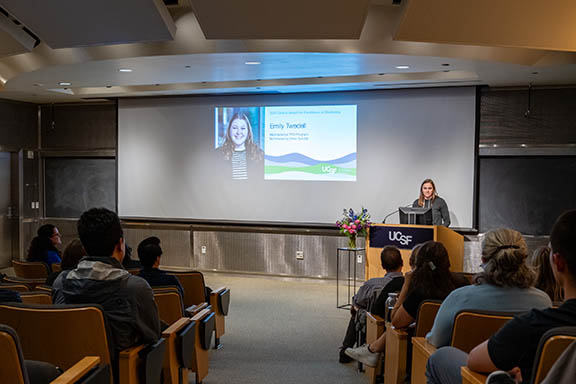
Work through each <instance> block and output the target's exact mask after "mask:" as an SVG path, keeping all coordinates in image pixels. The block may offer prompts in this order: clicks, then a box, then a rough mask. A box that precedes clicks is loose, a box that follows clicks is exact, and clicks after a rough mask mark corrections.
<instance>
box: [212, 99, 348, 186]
mask: <svg viewBox="0 0 576 384" xmlns="http://www.w3.org/2000/svg"><path fill="white" fill-rule="evenodd" d="M356 108H357V107H356V105H329V106H284V107H266V106H259V107H217V108H215V118H214V121H215V134H214V138H215V143H214V147H215V150H216V153H217V160H216V161H219V160H223V161H224V162H229V163H230V164H231V169H232V173H231V178H232V179H234V180H246V179H248V178H250V177H252V178H262V177H264V179H266V180H294V181H300V180H302V181H304V180H310V181H356ZM262 161H263V167H262V166H258V163H262ZM258 172H261V173H262V174H259V173H258Z"/></svg>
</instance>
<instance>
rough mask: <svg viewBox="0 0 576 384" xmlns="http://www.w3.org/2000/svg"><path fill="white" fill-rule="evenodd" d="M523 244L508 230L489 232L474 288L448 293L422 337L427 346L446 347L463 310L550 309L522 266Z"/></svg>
mask: <svg viewBox="0 0 576 384" xmlns="http://www.w3.org/2000/svg"><path fill="white" fill-rule="evenodd" d="M527 257H528V253H527V248H526V242H525V241H524V239H523V238H522V235H521V234H520V233H519V232H517V231H514V230H512V229H498V230H494V231H490V232H488V233H487V234H486V236H485V237H484V241H483V243H482V266H483V268H484V272H482V273H480V274H479V275H478V276H477V277H476V284H474V285H470V286H468V287H462V288H460V289H457V290H455V291H454V292H452V293H451V294H450V295H448V297H446V299H445V300H444V301H443V302H442V306H440V310H439V311H438V314H437V315H436V319H435V321H434V326H433V327H432V330H431V331H430V332H429V333H428V335H426V339H427V340H428V341H429V342H430V344H432V345H434V346H436V347H438V348H440V347H444V346H447V345H450V340H451V336H452V328H453V326H454V319H455V317H456V315H457V314H458V312H460V311H461V310H463V309H472V310H473V309H480V310H487V311H506V312H527V311H529V310H531V309H533V308H537V309H544V308H548V307H550V306H551V305H552V302H551V301H550V298H549V297H548V295H547V294H546V293H544V292H543V291H541V290H539V289H536V288H534V287H533V285H534V282H535V278H536V276H535V273H534V272H533V271H532V270H531V269H530V268H529V267H528V266H527V265H526V263H525V262H526V258H527Z"/></svg>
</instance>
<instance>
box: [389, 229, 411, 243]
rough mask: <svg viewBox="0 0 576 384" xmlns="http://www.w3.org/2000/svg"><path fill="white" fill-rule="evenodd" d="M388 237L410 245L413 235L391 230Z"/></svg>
mask: <svg viewBox="0 0 576 384" xmlns="http://www.w3.org/2000/svg"><path fill="white" fill-rule="evenodd" d="M388 238H389V239H390V241H397V242H399V243H400V244H402V245H409V244H410V243H412V236H411V235H404V234H403V233H402V232H400V231H390V232H388Z"/></svg>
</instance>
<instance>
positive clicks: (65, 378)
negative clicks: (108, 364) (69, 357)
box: [51, 356, 100, 384]
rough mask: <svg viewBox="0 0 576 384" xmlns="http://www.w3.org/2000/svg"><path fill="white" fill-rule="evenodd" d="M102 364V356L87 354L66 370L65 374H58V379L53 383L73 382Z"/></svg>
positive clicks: (66, 383) (67, 383)
mask: <svg viewBox="0 0 576 384" xmlns="http://www.w3.org/2000/svg"><path fill="white" fill-rule="evenodd" d="M98 364H100V357H98V356H86V357H85V358H83V359H82V360H80V361H79V362H77V363H76V364H74V365H73V366H71V367H70V368H68V369H67V370H66V372H64V373H63V374H61V375H60V376H58V377H57V378H56V380H54V381H52V382H51V384H69V383H70V384H72V383H75V382H76V381H78V380H80V378H82V377H83V376H84V375H86V374H87V373H88V372H89V371H90V370H91V369H92V368H94V367H96V366H97V365H98Z"/></svg>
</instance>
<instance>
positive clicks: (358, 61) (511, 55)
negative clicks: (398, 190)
mask: <svg viewBox="0 0 576 384" xmlns="http://www.w3.org/2000/svg"><path fill="white" fill-rule="evenodd" d="M67 1H72V2H75V0H66V1H64V0H60V1H58V2H54V4H53V5H54V7H55V9H56V10H58V9H60V8H59V7H62V8H64V5H63V3H66V2H67ZM214 1H216V0H214ZM227 1H232V0H227ZM234 1H236V2H238V1H240V0H234ZM250 1H251V2H252V3H254V2H256V3H257V2H258V1H265V0H250ZM266 1H269V0H266ZM412 1H414V2H417V1H419V0H412ZM445 1H449V0H445ZM17 2H18V1H16V0H0V7H3V8H4V9H6V10H7V9H8V8H7V7H6V6H7V5H13V4H14V3H17ZM40 2H41V1H40ZM391 2H392V0H390V1H387V0H378V1H377V2H373V3H372V5H370V6H369V7H368V8H367V14H366V17H365V19H366V21H365V23H364V25H363V29H362V33H361V35H360V37H359V38H358V39H346V40H344V39H301V38H296V37H297V36H296V37H295V38H293V39H283V40H278V39H250V40H242V39H230V40H220V39H207V38H206V37H205V35H204V32H203V29H202V28H201V25H203V24H205V23H199V22H198V20H197V18H196V16H195V13H194V12H193V10H192V8H191V7H189V6H179V7H172V8H169V9H168V10H166V9H162V7H164V6H163V5H161V6H158V2H157V1H153V0H130V1H127V2H114V1H112V0H109V1H104V2H102V4H103V5H102V6H103V7H105V6H108V7H114V8H118V7H120V8H122V7H124V6H125V7H128V8H129V10H130V12H128V10H126V9H121V10H117V11H118V12H119V13H120V14H129V15H130V17H129V20H126V19H125V20H124V21H123V22H124V23H125V26H126V29H127V30H133V29H134V28H132V27H133V26H138V25H140V26H141V25H142V23H143V20H144V21H146V20H150V19H151V18H152V19H155V20H157V22H158V24H157V27H158V34H159V35H162V33H166V31H167V30H170V28H169V25H170V24H171V23H173V26H174V31H175V32H174V34H173V36H174V38H173V39H172V40H167V41H160V42H150V40H154V39H153V38H152V39H151V38H150V35H141V36H140V37H139V39H140V41H145V42H134V43H131V44H116V43H118V42H120V41H125V40H122V39H123V38H124V37H122V36H125V34H122V33H123V32H122V28H120V31H119V32H117V33H118V35H117V36H119V37H118V40H117V41H114V40H113V39H111V38H110V36H111V34H110V30H109V26H107V25H106V23H105V22H102V23H101V24H98V23H95V24H92V25H87V24H86V27H85V28H81V30H80V31H79V32H78V36H76V38H75V39H74V40H75V41H74V44H72V45H73V47H71V48H60V49H53V48H50V46H60V45H58V44H63V46H70V45H71V43H70V39H69V37H66V40H65V39H64V37H61V38H60V39H58V34H57V33H53V34H52V35H51V37H50V39H54V36H56V41H52V40H51V41H50V46H49V44H47V38H46V37H44V35H43V33H39V32H37V31H34V33H35V34H36V35H37V36H38V37H39V38H40V40H41V41H42V43H41V44H40V45H39V46H37V47H36V48H34V49H33V50H32V52H29V53H20V54H13V55H10V56H6V57H3V58H0V98H5V99H13V100H21V101H29V102H36V103H50V102H74V101H85V100H92V99H100V98H109V97H128V96H148V95H154V96H157V95H174V94H203V93H206V94H213V93H251V92H271V93H276V92H316V91H322V92H323V91H335V90H358V89H378V88H396V87H427V86H453V85H470V84H472V85H476V84H486V85H490V86H527V85H528V84H529V83H532V84H534V85H567V84H576V53H574V52H571V51H570V50H569V49H565V47H564V46H563V47H561V48H563V49H562V51H554V50H548V49H530V48H523V47H521V46H519V47H518V48H513V47H495V46H486V45H484V46H480V45H454V44H440V43H433V42H425V43H424V42H413V41H412V42H408V41H396V40H393V38H392V37H393V36H394V34H395V33H396V31H397V26H398V25H402V23H405V22H406V15H402V11H403V9H402V7H399V6H394V5H391ZM139 3H142V4H140V5H139ZM151 3H154V4H155V5H154V7H151ZM181 3H183V2H181ZM225 3H226V1H225V0H219V4H225ZM297 3H298V4H296V5H298V6H302V4H303V3H304V2H301V1H298V2H297ZM309 3H310V4H309V5H308V6H307V8H306V9H307V10H309V11H310V12H315V11H318V9H315V8H314V3H313V2H309ZM320 3H322V2H319V4H320ZM410 3H411V2H408V1H407V0H404V2H403V4H410ZM492 4H493V3H492ZM296 5H295V6H296ZM404 6H406V5H404ZM542 7H545V5H543V6H542ZM22 8H23V7H20V8H19V9H20V10H19V12H20V13H21V14H26V9H22ZM155 8H156V10H154V9H155ZM222 8H225V7H222ZM320 8H321V7H320ZM72 10H73V8H68V10H67V13H66V15H67V17H70V18H73V17H75V15H74V14H71V12H72ZM100 11H102V10H100ZM167 11H169V15H170V17H171V19H172V20H171V21H168V22H165V21H163V20H165V18H164V19H163V18H162V14H164V13H168V12H167ZM34 12H36V11H34V9H31V10H28V13H34ZM63 12H64V11H63ZM76 12H78V11H76ZM154 12H157V13H158V15H157V16H158V17H155V15H154ZM151 13H152V15H151ZM141 14H143V15H142V17H141ZM83 15H84V16H83V17H85V14H84V13H83ZM272 16H277V15H272ZM272 16H271V17H272ZM27 17H28V18H29V17H30V15H28V16H27ZM279 17H281V15H280V16H279ZM453 17H455V16H453ZM24 18H25V16H20V17H19V20H20V21H22V20H23V19H24ZM35 19H39V20H41V21H42V23H43V30H47V31H48V32H46V34H49V32H50V31H51V30H53V31H56V30H57V29H58V27H57V25H56V22H54V25H53V26H52V27H51V23H52V21H47V20H49V19H48V18H46V19H42V18H38V17H37V15H36V17H35ZM351 19H352V18H351ZM208 20H210V19H208ZM408 21H409V20H408ZM357 22H358V18H357V17H356V18H353V20H350V24H351V26H353V25H354V24H356V23H357ZM486 22H487V23H489V22H490V20H486ZM517 24H518V23H517V22H516V26H517ZM74 25H78V23H74ZM144 25H146V23H145V22H144ZM167 25H168V26H167ZM214 25H215V24H214ZM405 25H407V26H408V27H410V25H412V24H410V23H407V24H405ZM511 26H512V27H513V26H514V24H511ZM212 27H213V25H212ZM295 27H297V22H295ZM309 27H310V26H309V25H308V26H307V28H308V29H307V31H308V32H307V33H310V28H309ZM314 27H315V28H318V29H319V30H323V25H322V23H320V22H319V23H318V24H317V25H315V26H314ZM408 27H406V28H405V29H404V30H403V31H404V32H403V33H407V32H406V31H408V32H410V28H408ZM500 27H502V26H500ZM51 28H53V29H51ZM115 28H116V29H118V26H116V27H115ZM412 28H413V27H412ZM459 28H462V26H461V25H459ZM533 28H538V25H535V26H533ZM0 29H1V25H0ZM343 29H345V28H344V27H343ZM348 29H349V30H353V28H348ZM121 32H122V33H121ZM324 32H325V31H324ZM504 32H505V31H503V32H502V33H504ZM82 33H84V34H85V35H86V36H85V37H84V38H85V39H86V40H85V41H84V44H82V43H81V41H80V40H81V39H80V37H81V36H82ZM238 33H244V32H242V31H240V32H238ZM453 33H459V32H458V31H453ZM541 33H546V31H545V30H542V31H541ZM573 34H574V35H575V36H576V29H575V32H574V33H573ZM260 35H261V36H265V35H266V30H265V29H262V31H261V32H260ZM99 36H100V37H101V39H98V37H99ZM458 36H460V35H458ZM163 39H164V40H166V35H164V37H163ZM104 40H105V41H104ZM103 41H104V42H103ZM111 43H115V44H113V45H102V44H111ZM1 45H2V35H1V34H0V46H1ZM81 45H86V46H81ZM507 45H509V41H507ZM246 62H260V63H261V64H259V65H247V64H245V63H246ZM397 65H409V66H410V68H409V69H397V68H395V67H396V66H397ZM120 68H130V69H132V72H130V73H121V72H119V71H118V70H119V69H120ZM59 82H69V83H71V85H70V86H61V85H58V83H59Z"/></svg>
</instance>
